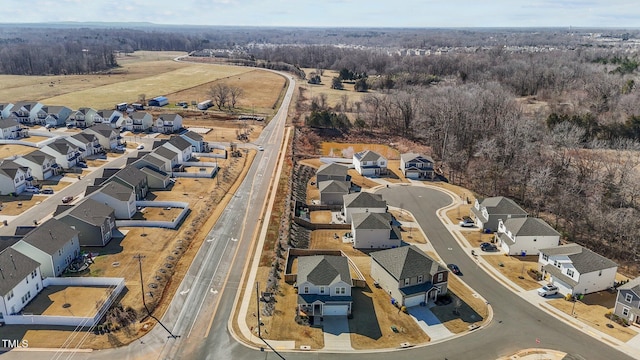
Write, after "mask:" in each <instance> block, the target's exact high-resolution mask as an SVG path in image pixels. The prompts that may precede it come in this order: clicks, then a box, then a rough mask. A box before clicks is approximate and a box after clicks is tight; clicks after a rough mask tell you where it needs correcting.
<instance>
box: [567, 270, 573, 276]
mask: <svg viewBox="0 0 640 360" xmlns="http://www.w3.org/2000/svg"><path fill="white" fill-rule="evenodd" d="M567 275H569V276H571V277H573V270H571V269H567Z"/></svg>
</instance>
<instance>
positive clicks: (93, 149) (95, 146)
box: [66, 132, 102, 159]
mask: <svg viewBox="0 0 640 360" xmlns="http://www.w3.org/2000/svg"><path fill="white" fill-rule="evenodd" d="M66 139H67V140H69V142H71V143H73V144H75V145H76V146H78V147H79V149H80V153H81V155H80V159H84V158H86V157H87V156H91V155H94V154H97V153H99V152H100V151H101V149H102V146H101V145H100V142H99V141H98V138H97V137H96V136H95V135H92V134H87V133H84V132H81V133H77V134H75V135H71V136H69V137H67V138H66Z"/></svg>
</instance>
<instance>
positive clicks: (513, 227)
mask: <svg viewBox="0 0 640 360" xmlns="http://www.w3.org/2000/svg"><path fill="white" fill-rule="evenodd" d="M504 226H505V228H506V229H507V230H509V231H511V233H512V234H513V235H515V236H560V233H559V232H557V231H556V230H555V229H554V228H552V227H551V225H549V224H547V223H546V222H545V221H544V220H542V219H538V218H532V217H526V218H512V219H507V220H506V221H505V222H504Z"/></svg>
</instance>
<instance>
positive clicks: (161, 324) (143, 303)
mask: <svg viewBox="0 0 640 360" xmlns="http://www.w3.org/2000/svg"><path fill="white" fill-rule="evenodd" d="M134 258H135V259H138V265H139V266H140V287H141V288H142V305H144V309H145V310H147V315H149V317H151V318H152V319H154V320H155V321H157V322H158V324H160V326H162V327H163V328H164V329H165V330H167V332H168V333H169V337H170V338H173V339H177V338H179V337H180V335H174V334H173V333H172V332H171V330H169V329H167V327H166V326H164V324H163V323H162V322H160V319H158V318H157V317H155V316H153V314H151V311H149V307H148V306H147V302H146V301H145V299H144V280H143V279H142V259H143V258H145V256H142V255H140V254H138V255H136V256H134Z"/></svg>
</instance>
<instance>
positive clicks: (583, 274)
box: [538, 244, 618, 295]
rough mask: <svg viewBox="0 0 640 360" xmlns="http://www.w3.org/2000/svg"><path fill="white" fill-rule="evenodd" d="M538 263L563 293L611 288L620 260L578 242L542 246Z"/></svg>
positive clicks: (541, 269)
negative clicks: (613, 259)
mask: <svg viewBox="0 0 640 360" xmlns="http://www.w3.org/2000/svg"><path fill="white" fill-rule="evenodd" d="M538 266H539V268H540V271H542V273H543V275H544V277H545V278H547V277H548V278H549V282H551V283H552V284H554V285H555V286H557V287H558V291H559V292H560V293H561V294H563V295H566V294H573V295H576V294H583V295H585V294H590V293H593V292H597V291H602V290H606V289H609V288H611V287H613V284H614V283H615V280H616V272H617V271H618V264H616V263H615V262H613V261H611V260H609V259H607V258H606V257H604V256H602V255H600V254H596V253H595V252H593V251H591V250H589V249H586V248H584V247H582V246H580V245H578V244H568V245H561V246H556V247H552V248H547V249H540V255H539V256H538Z"/></svg>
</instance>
